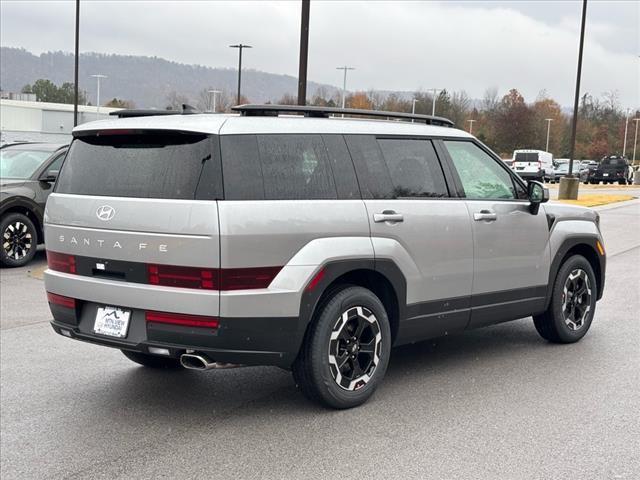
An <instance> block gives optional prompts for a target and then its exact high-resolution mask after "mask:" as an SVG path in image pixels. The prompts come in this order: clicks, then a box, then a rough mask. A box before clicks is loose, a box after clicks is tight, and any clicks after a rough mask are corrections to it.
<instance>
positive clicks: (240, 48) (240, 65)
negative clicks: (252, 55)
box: [229, 43, 253, 105]
mask: <svg viewBox="0 0 640 480" xmlns="http://www.w3.org/2000/svg"><path fill="white" fill-rule="evenodd" d="M229 48H237V49H238V100H237V101H236V105H240V86H241V84H242V49H243V48H253V47H252V46H251V45H244V44H242V43H238V44H237V45H229Z"/></svg>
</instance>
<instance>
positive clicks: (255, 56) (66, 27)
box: [0, 0, 640, 108]
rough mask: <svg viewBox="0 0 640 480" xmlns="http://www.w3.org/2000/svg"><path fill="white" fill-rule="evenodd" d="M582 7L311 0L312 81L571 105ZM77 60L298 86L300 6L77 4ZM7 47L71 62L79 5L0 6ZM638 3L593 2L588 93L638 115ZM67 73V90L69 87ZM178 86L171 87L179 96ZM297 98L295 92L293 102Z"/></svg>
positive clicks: (538, 1)
mask: <svg viewBox="0 0 640 480" xmlns="http://www.w3.org/2000/svg"><path fill="white" fill-rule="evenodd" d="M581 4H582V2H581V1H547V2H545V1H542V0H535V1H506V0H505V1H490V2H483V1H469V2H459V1H449V2H435V1H433V2H401V1H394V2H387V1H370V2H352V1H326V0H323V1H321V0H311V23H310V39H309V44H310V47H309V79H310V80H315V81H318V82H322V83H329V84H332V85H336V86H341V84H342V76H341V75H342V73H341V72H340V71H337V70H336V66H338V65H349V66H353V67H355V68H356V69H355V70H354V71H352V72H349V79H348V86H347V88H348V89H350V90H356V89H362V90H367V89H378V90H417V89H428V88H433V87H437V88H442V87H446V88H447V89H449V90H460V89H464V90H466V91H467V93H468V94H469V95H470V96H472V97H474V98H480V97H482V94H483V92H484V91H485V89H486V88H488V87H497V88H498V90H499V92H500V93H504V92H505V91H506V90H508V89H509V88H514V87H515V88H518V89H519V90H520V91H521V92H522V93H523V94H524V95H525V98H526V99H527V100H528V101H533V100H534V99H535V97H536V96H537V94H538V92H539V91H540V90H542V89H546V90H547V92H548V93H549V95H551V96H552V97H553V98H556V99H557V100H558V101H560V102H561V103H562V104H563V105H565V106H569V105H572V103H573V89H574V84H575V73H576V62H577V60H576V59H577V51H578V40H579V29H580V12H581ZM81 5H82V6H81V33H80V48H81V51H93V52H101V53H119V54H130V55H150V56H158V57H163V58H166V59H169V60H174V61H178V62H182V63H197V64H201V65H207V66H212V67H229V68H235V67H236V65H237V50H232V49H230V48H228V45H229V44H231V43H238V42H242V43H248V44H251V45H253V46H254V47H255V48H254V49H253V50H249V51H246V54H245V55H244V67H246V68H255V69H258V70H263V71H267V72H273V73H286V74H290V75H294V76H297V72H298V46H299V35H300V2H299V1H297V0H296V1H291V2H268V1H261V2H249V1H235V2H222V1H204V0H202V1H175V2H174V1H151V0H147V1H131V0H128V1H116V0H110V1H97V0H82V2H81ZM0 9H1V11H0V42H1V44H2V46H10V47H23V48H25V49H27V50H29V51H31V52H33V53H36V54H39V53H41V52H46V51H50V50H63V51H68V52H73V45H74V38H73V26H74V10H75V9H74V2H73V1H62V2H57V1H40V2H38V1H29V0H20V1H12V0H1V3H0ZM639 54H640V2H637V1H634V0H628V1H613V0H609V1H596V0H589V5H588V10H587V29H586V42H585V53H584V67H583V80H582V82H583V83H582V92H590V93H592V94H595V95H600V94H602V93H603V92H605V91H611V90H617V91H618V92H619V99H620V104H621V106H622V107H632V108H637V107H639V106H640V58H639V57H638V55H639ZM71 76H72V72H70V79H71V78H72V77H71ZM178 87H179V86H176V88H178ZM292 93H293V92H292Z"/></svg>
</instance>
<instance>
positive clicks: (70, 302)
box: [47, 292, 76, 308]
mask: <svg viewBox="0 0 640 480" xmlns="http://www.w3.org/2000/svg"><path fill="white" fill-rule="evenodd" d="M47 300H48V301H49V303H53V304H54V305H60V306H61V307H66V308H76V300H75V298H70V297H63V296H62V295H58V294H55V293H51V292H47Z"/></svg>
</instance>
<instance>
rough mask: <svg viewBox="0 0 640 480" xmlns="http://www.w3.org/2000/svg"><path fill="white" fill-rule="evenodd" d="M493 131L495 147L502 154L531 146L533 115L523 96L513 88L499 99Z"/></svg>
mask: <svg viewBox="0 0 640 480" xmlns="http://www.w3.org/2000/svg"><path fill="white" fill-rule="evenodd" d="M495 132H496V133H495V141H496V146H495V147H496V148H497V150H498V152H500V153H502V154H505V155H508V154H509V153H510V152H512V151H513V150H516V149H519V148H532V147H531V145H532V144H533V139H534V135H533V116H532V114H531V110H530V108H529V106H528V105H527V104H526V103H525V101H524V97H523V96H522V95H521V94H520V92H518V90H516V89H515V88H513V89H511V90H509V93H507V94H506V95H505V96H504V97H502V100H500V105H499V106H498V111H497V114H496V118H495Z"/></svg>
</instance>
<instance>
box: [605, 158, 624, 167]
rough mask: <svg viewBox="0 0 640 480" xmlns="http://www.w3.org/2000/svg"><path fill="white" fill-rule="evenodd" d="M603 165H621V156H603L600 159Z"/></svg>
mask: <svg viewBox="0 0 640 480" xmlns="http://www.w3.org/2000/svg"><path fill="white" fill-rule="evenodd" d="M602 164H603V165H623V164H624V160H622V159H621V158H605V159H604V160H602Z"/></svg>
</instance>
